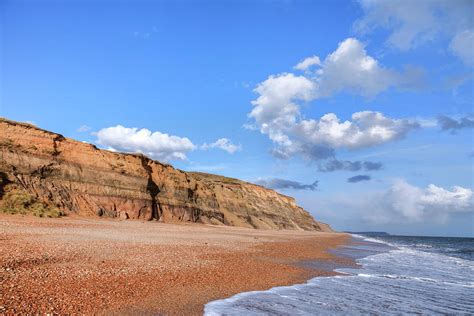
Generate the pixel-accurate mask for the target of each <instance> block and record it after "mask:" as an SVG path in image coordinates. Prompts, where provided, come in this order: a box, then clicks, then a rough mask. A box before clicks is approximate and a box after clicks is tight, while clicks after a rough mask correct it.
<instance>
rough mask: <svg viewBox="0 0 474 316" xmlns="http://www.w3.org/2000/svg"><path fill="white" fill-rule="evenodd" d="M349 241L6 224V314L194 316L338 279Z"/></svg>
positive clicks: (0, 241) (188, 227)
mask: <svg viewBox="0 0 474 316" xmlns="http://www.w3.org/2000/svg"><path fill="white" fill-rule="evenodd" d="M349 241H350V235H347V234H339V233H322V232H308V231H290V230H281V231H272V230H255V229H247V228H237V227H225V226H212V225H203V224H184V223H182V224H179V225H178V224H163V223H159V222H156V221H132V220H124V221H119V220H113V219H94V218H83V217H76V216H68V217H64V218H57V219H47V218H37V217H31V216H19V215H3V214H2V215H0V282H1V289H2V291H1V296H0V313H6V314H17V313H30V314H31V313H35V314H36V313H60V314H71V313H82V314H122V315H123V314H130V315H131V314H137V313H139V314H144V315H146V314H166V315H176V314H195V315H199V314H202V312H203V307H204V305H205V304H206V303H208V302H210V301H213V300H217V299H222V298H226V297H230V296H232V295H235V294H237V293H241V292H246V291H254V290H265V289H269V288H272V287H275V286H282V285H290V284H296V283H302V282H305V281H306V280H308V279H310V278H313V277H316V276H326V275H333V274H334V273H335V272H332V271H331V270H330V269H329V270H327V269H325V270H318V269H315V268H310V267H308V265H303V264H300V263H301V262H304V261H322V262H325V263H331V262H335V263H336V262H337V263H339V264H340V263H343V264H348V265H350V264H352V263H353V261H352V259H349V258H344V257H336V256H334V255H333V254H331V253H329V252H328V250H329V249H331V248H335V247H338V246H340V245H343V244H346V243H348V242H349Z"/></svg>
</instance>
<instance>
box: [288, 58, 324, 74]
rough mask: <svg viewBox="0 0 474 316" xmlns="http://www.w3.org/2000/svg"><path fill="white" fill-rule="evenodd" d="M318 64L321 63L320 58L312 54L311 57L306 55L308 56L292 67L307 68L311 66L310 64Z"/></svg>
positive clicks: (297, 68)
mask: <svg viewBox="0 0 474 316" xmlns="http://www.w3.org/2000/svg"><path fill="white" fill-rule="evenodd" d="M315 65H317V66H319V65H321V60H320V59H319V57H318V56H316V55H315V56H312V57H308V58H305V59H304V60H302V61H301V62H299V63H298V64H297V65H296V66H295V67H294V68H295V69H296V70H303V71H305V70H308V69H309V68H311V66H315Z"/></svg>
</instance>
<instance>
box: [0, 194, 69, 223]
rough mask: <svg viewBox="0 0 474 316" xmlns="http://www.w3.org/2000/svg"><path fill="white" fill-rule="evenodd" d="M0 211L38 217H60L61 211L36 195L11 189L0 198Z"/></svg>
mask: <svg viewBox="0 0 474 316" xmlns="http://www.w3.org/2000/svg"><path fill="white" fill-rule="evenodd" d="M0 212H1V213H7V214H22V215H27V214H32V215H34V216H38V217H60V216H63V215H64V214H63V212H61V210H59V209H58V208H57V207H55V206H51V205H49V204H48V203H45V202H43V201H40V200H39V199H38V198H37V197H36V196H34V195H32V194H30V193H27V192H24V191H18V190H13V191H9V192H6V193H5V194H4V195H3V197H2V200H0Z"/></svg>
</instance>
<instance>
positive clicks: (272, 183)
mask: <svg viewBox="0 0 474 316" xmlns="http://www.w3.org/2000/svg"><path fill="white" fill-rule="evenodd" d="M255 184H258V185H261V186H264V187H266V188H269V189H293V190H311V191H315V190H316V189H317V188H318V181H314V182H313V183H311V184H303V183H300V182H297V181H291V180H284V179H278V178H272V179H266V180H265V179H258V180H257V181H255Z"/></svg>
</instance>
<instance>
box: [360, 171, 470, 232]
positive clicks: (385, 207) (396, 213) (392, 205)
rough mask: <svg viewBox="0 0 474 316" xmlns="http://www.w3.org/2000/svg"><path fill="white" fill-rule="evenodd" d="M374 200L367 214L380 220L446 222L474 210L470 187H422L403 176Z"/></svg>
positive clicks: (374, 219) (380, 221) (385, 221)
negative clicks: (453, 215)
mask: <svg viewBox="0 0 474 316" xmlns="http://www.w3.org/2000/svg"><path fill="white" fill-rule="evenodd" d="M372 201H373V203H374V204H373V205H371V206H370V207H371V213H370V214H367V215H366V216H367V217H368V218H369V219H370V220H372V221H374V222H379V223H389V222H404V221H408V222H421V221H426V220H438V221H445V220H446V219H447V218H448V217H449V216H450V215H452V214H456V213H473V212H474V204H473V191H472V190H471V189H469V188H463V187H460V186H453V187H452V188H451V189H444V188H442V187H439V186H436V185H434V184H430V185H428V187H426V188H420V187H417V186H414V185H411V184H409V183H408V182H406V181H405V180H403V179H398V180H395V181H394V183H393V184H392V186H391V187H390V188H389V189H388V190H387V191H386V192H383V193H381V194H378V196H375V197H373V199H372Z"/></svg>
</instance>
